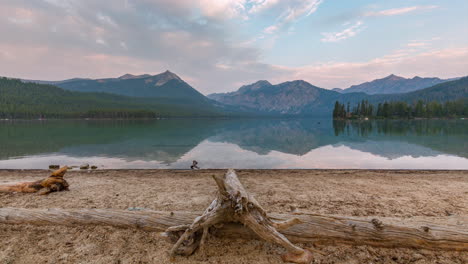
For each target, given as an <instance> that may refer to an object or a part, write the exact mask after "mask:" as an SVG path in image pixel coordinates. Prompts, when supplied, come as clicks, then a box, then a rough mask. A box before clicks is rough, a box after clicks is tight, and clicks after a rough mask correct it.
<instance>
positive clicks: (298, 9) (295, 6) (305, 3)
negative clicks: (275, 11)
mask: <svg viewBox="0 0 468 264" xmlns="http://www.w3.org/2000/svg"><path fill="white" fill-rule="evenodd" d="M322 2H323V0H302V1H291V0H289V1H287V0H285V1H281V5H277V6H279V8H281V9H283V10H284V11H283V12H282V13H281V14H280V16H279V17H278V18H277V22H276V23H275V24H273V25H271V26H269V27H267V28H265V29H264V32H265V33H268V34H274V33H277V32H279V31H284V30H288V29H289V28H290V27H291V25H292V24H293V23H294V22H295V21H296V20H297V19H299V18H301V17H304V16H309V15H310V14H312V13H314V12H315V11H317V8H318V7H319V5H320V4H321V3H322Z"/></svg>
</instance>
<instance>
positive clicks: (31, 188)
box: [0, 166, 69, 195]
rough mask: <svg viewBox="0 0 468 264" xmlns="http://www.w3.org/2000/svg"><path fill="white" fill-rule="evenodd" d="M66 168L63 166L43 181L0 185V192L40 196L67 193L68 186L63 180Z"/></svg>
mask: <svg viewBox="0 0 468 264" xmlns="http://www.w3.org/2000/svg"><path fill="white" fill-rule="evenodd" d="M67 170H68V167H67V166H64V167H62V168H61V169H59V170H56V171H54V172H52V174H51V175H50V176H49V177H47V178H45V179H44V180H39V181H34V182H20V183H13V184H4V185H0V192H21V193H36V192H37V193H39V194H41V195H45V194H49V193H51V192H60V191H68V187H69V184H68V182H67V181H66V180H64V179H63V176H64V175H65V173H66V172H67Z"/></svg>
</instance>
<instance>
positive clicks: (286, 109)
mask: <svg viewBox="0 0 468 264" xmlns="http://www.w3.org/2000/svg"><path fill="white" fill-rule="evenodd" d="M398 78H401V77H396V78H394V79H398ZM467 89H468V77H465V78H461V79H458V80H455V81H447V82H444V83H441V84H437V85H435V86H432V87H429V88H425V89H422V90H418V91H414V92H409V93H401V94H376V95H369V94H366V93H363V92H355V93H339V92H336V91H331V90H326V89H322V88H319V87H316V86H314V85H311V84H310V83H308V82H305V81H292V82H284V83H280V84H277V85H272V84H271V83H269V82H267V81H258V82H256V83H253V84H250V85H244V86H242V87H241V88H240V89H239V90H237V91H235V92H230V93H224V94H222V93H218V94H211V95H208V98H211V99H213V100H217V101H218V102H220V103H222V104H226V105H231V106H237V107H239V108H243V109H254V110H256V111H257V113H269V114H272V115H296V116H328V115H330V114H331V111H332V106H333V105H334V103H335V101H339V102H341V103H345V104H347V103H348V102H349V103H350V105H351V106H352V107H353V106H355V105H356V104H357V103H358V102H360V101H361V100H368V101H369V102H370V103H372V104H377V103H383V102H385V101H405V102H408V103H413V102H416V101H417V100H420V99H422V100H424V101H439V102H445V101H452V100H457V99H460V98H468V91H467Z"/></svg>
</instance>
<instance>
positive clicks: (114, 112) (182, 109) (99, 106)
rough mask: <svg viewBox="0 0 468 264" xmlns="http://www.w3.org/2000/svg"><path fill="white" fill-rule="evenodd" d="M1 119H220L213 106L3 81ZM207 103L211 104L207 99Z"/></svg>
mask: <svg viewBox="0 0 468 264" xmlns="http://www.w3.org/2000/svg"><path fill="white" fill-rule="evenodd" d="M0 95H1V96H0V118H38V117H46V118H82V117H96V118H134V117H171V116H175V117H198V116H220V115H222V113H221V111H220V110H219V109H218V108H217V107H215V106H214V105H213V104H196V103H192V102H189V101H188V100H182V99H175V98H139V97H128V96H122V95H115V94H107V93H96V92H94V93H92V92H74V91H67V90H64V89H61V88H59V87H57V86H53V85H49V84H37V83H25V82H23V81H21V80H15V79H8V78H0ZM203 100H209V99H207V98H203Z"/></svg>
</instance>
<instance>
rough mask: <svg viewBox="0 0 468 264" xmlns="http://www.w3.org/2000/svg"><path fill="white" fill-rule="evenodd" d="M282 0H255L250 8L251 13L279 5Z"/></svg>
mask: <svg viewBox="0 0 468 264" xmlns="http://www.w3.org/2000/svg"><path fill="white" fill-rule="evenodd" d="M279 2H280V0H253V1H252V3H253V6H252V8H251V9H250V10H249V13H250V14H255V13H260V12H262V11H264V10H268V9H270V8H272V7H274V6H275V5H277V4H278V3H279Z"/></svg>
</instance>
